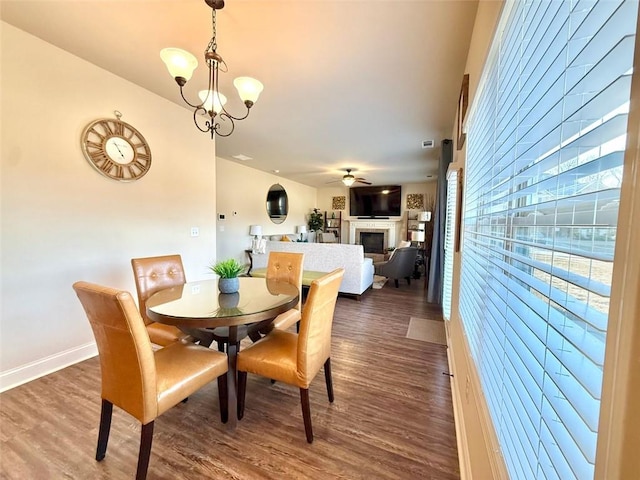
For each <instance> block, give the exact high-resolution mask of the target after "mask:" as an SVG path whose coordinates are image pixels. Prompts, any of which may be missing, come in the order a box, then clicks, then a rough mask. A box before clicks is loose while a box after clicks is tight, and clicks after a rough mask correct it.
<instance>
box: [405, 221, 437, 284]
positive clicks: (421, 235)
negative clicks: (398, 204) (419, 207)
mask: <svg viewBox="0 0 640 480" xmlns="http://www.w3.org/2000/svg"><path fill="white" fill-rule="evenodd" d="M430 222H431V212H428V211H426V212H425V211H411V210H409V211H407V240H408V241H409V242H411V244H412V245H415V246H417V247H418V257H417V258H416V265H415V270H414V273H413V276H414V278H420V276H421V274H424V275H425V282H426V275H427V272H428V270H427V261H428V256H427V250H428V249H429V248H430V246H431V237H430V233H431V232H430V228H431V225H430ZM425 285H426V283H425Z"/></svg>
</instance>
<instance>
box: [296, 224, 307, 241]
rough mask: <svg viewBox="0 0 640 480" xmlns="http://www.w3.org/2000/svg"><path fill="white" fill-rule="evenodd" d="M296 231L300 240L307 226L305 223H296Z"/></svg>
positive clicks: (302, 238)
mask: <svg viewBox="0 0 640 480" xmlns="http://www.w3.org/2000/svg"><path fill="white" fill-rule="evenodd" d="M296 231H297V232H298V233H299V234H300V241H301V242H302V241H303V240H304V234H305V233H307V226H306V225H298V226H297V227H296Z"/></svg>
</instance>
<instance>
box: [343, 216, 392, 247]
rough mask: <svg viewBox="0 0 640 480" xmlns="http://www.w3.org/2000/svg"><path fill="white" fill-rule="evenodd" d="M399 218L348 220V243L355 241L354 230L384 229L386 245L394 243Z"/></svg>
mask: <svg viewBox="0 0 640 480" xmlns="http://www.w3.org/2000/svg"><path fill="white" fill-rule="evenodd" d="M399 221H401V220H376V219H373V218H372V219H371V220H349V243H357V238H356V230H386V232H387V242H388V243H387V245H385V247H387V248H388V247H389V246H395V245H396V227H397V225H398V222H399Z"/></svg>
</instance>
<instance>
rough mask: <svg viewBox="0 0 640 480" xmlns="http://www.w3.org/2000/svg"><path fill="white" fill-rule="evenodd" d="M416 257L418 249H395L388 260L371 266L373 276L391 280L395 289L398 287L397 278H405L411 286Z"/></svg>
mask: <svg viewBox="0 0 640 480" xmlns="http://www.w3.org/2000/svg"><path fill="white" fill-rule="evenodd" d="M417 256H418V249H417V248H416V247H404V248H396V249H395V250H394V251H393V255H391V258H389V260H387V261H386V262H377V263H374V264H373V268H374V270H375V274H376V275H381V276H383V277H387V278H393V280H394V282H395V285H396V288H398V286H399V285H398V279H399V278H406V279H407V283H408V284H409V285H411V275H412V274H413V270H414V268H415V264H416V257H417Z"/></svg>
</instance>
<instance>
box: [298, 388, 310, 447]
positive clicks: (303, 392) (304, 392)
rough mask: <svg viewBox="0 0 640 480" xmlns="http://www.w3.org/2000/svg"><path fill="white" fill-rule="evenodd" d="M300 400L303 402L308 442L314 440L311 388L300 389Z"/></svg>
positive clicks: (303, 415)
mask: <svg viewBox="0 0 640 480" xmlns="http://www.w3.org/2000/svg"><path fill="white" fill-rule="evenodd" d="M300 402H301V403H302V418H303V419H304V433H306V434H307V442H309V443H312V442H313V428H312V427H311V407H310V405H309V389H308V388H301V389H300Z"/></svg>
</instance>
